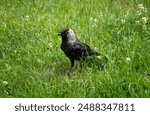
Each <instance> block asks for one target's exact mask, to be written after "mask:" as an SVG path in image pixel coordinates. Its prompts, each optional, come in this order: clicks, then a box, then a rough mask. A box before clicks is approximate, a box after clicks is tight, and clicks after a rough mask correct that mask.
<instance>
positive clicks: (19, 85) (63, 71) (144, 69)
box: [0, 0, 150, 98]
mask: <svg viewBox="0 0 150 115" xmlns="http://www.w3.org/2000/svg"><path fill="white" fill-rule="evenodd" d="M139 4H143V6H144V9H143V8H141V9H139V8H138V5H139ZM137 11H141V12H140V13H141V14H140V15H138V13H139V12H137ZM143 17H146V18H143ZM147 18H148V20H145V21H144V19H147ZM65 27H69V28H71V29H73V30H74V31H75V34H76V36H77V37H78V38H79V39H80V40H81V41H83V42H85V43H87V44H89V45H90V46H91V47H92V48H94V49H96V50H97V51H98V52H101V53H102V54H104V55H105V56H107V58H108V62H107V63H105V62H98V64H97V60H96V58H95V57H90V58H88V59H87V60H86V62H85V63H84V66H83V68H82V70H80V67H79V63H78V62H76V63H75V64H76V65H75V67H74V68H73V70H72V71H71V73H70V74H67V71H68V68H69V67H70V62H69V60H68V59H67V58H66V56H65V55H64V53H63V52H62V51H61V50H60V44H61V38H59V37H58V36H57V32H58V31H59V30H61V29H62V28H65ZM102 64H104V67H103V68H102V67H101V66H99V65H102ZM0 97H105V98H106V97H127V98H128V97H150V1H149V0H1V1H0Z"/></svg>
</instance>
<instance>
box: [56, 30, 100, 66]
mask: <svg viewBox="0 0 150 115" xmlns="http://www.w3.org/2000/svg"><path fill="white" fill-rule="evenodd" d="M58 35H60V36H61V37H62V43H61V46H60V48H61V49H62V51H63V52H64V53H65V55H66V56H67V57H68V58H69V59H70V61H71V68H72V67H73V66H74V60H78V61H80V66H81V67H82V63H81V61H82V60H83V61H85V59H86V58H87V57H88V56H91V55H96V56H100V54H99V53H98V52H96V51H94V50H92V49H91V48H90V46H88V45H86V44H85V43H82V42H80V41H79V40H78V39H76V37H75V34H74V32H73V30H71V29H64V30H62V31H60V32H59V34H58Z"/></svg>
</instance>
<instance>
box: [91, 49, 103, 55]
mask: <svg viewBox="0 0 150 115" xmlns="http://www.w3.org/2000/svg"><path fill="white" fill-rule="evenodd" d="M88 54H89V56H91V55H96V56H100V55H101V54H100V53H98V52H96V51H94V50H89V52H88Z"/></svg>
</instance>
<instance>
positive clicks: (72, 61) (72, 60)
mask: <svg viewBox="0 0 150 115" xmlns="http://www.w3.org/2000/svg"><path fill="white" fill-rule="evenodd" d="M70 61H71V69H72V67H73V66H74V59H70Z"/></svg>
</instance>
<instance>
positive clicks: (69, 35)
mask: <svg viewBox="0 0 150 115" xmlns="http://www.w3.org/2000/svg"><path fill="white" fill-rule="evenodd" d="M58 35H60V36H61V37H62V39H64V40H65V39H66V40H69V39H75V34H74V32H73V30H72V29H68V28H67V29H63V30H61V31H60V32H59V33H58Z"/></svg>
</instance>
